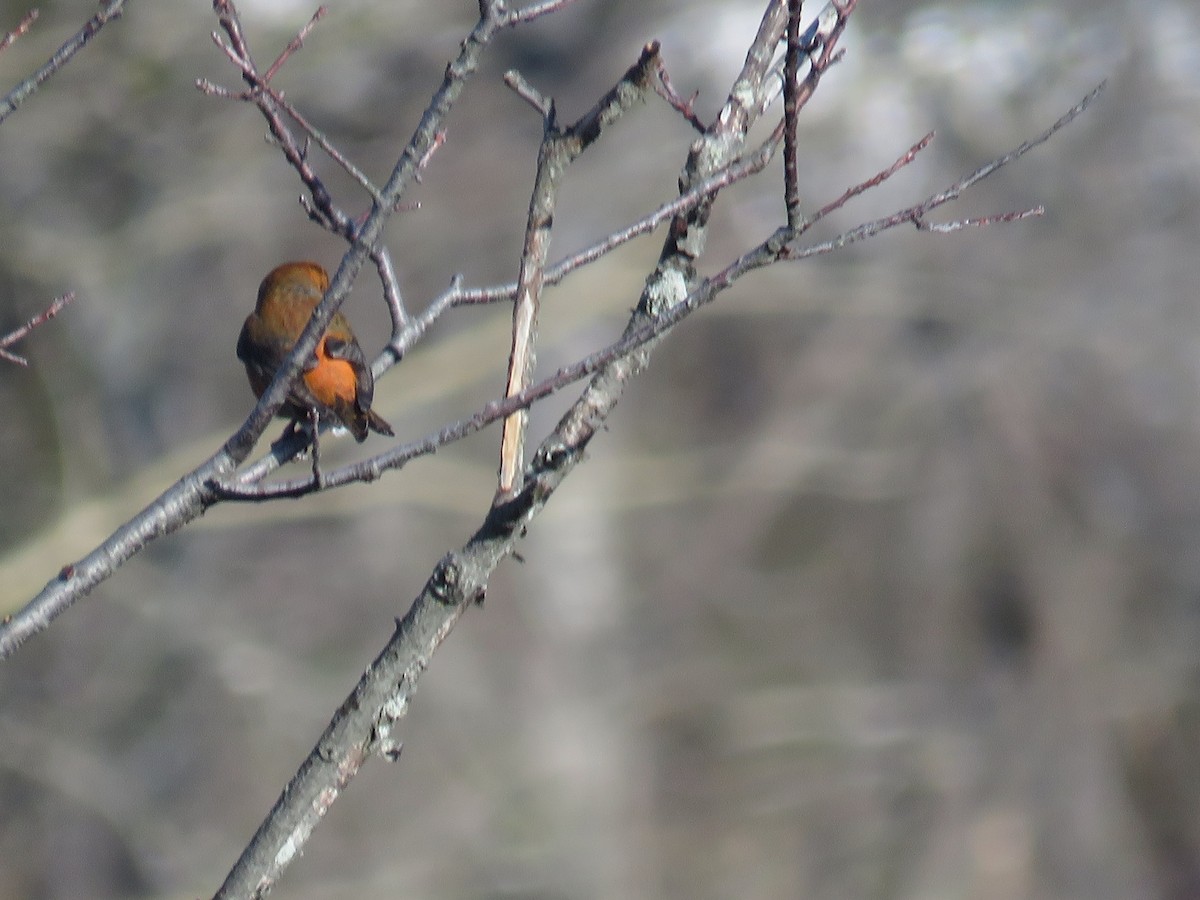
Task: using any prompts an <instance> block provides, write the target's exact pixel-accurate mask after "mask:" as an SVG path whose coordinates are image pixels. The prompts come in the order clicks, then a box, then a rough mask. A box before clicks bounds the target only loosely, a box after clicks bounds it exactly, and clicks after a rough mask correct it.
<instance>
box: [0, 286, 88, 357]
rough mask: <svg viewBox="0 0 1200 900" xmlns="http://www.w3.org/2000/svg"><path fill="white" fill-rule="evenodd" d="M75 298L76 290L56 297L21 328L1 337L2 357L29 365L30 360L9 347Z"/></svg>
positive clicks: (51, 317)
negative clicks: (13, 351)
mask: <svg viewBox="0 0 1200 900" xmlns="http://www.w3.org/2000/svg"><path fill="white" fill-rule="evenodd" d="M74 299H75V292H74V291H68V292H67V293H65V294H63V295H62V296H61V297H55V298H54V301H53V302H52V303H51V304H50V305H49V306H47V307H46V308H45V309H44V310H42V311H41V312H40V313H38V314H37V315H36V316H34V317H33V318H32V319H30V320H29V321H28V322H26V323H25V324H24V325H22V326H21V327H20V328H17V329H16V330H15V331H10V332H9V333H8V334H6V335H3V336H2V337H0V359H6V360H8V361H9V362H11V363H16V364H17V365H18V366H27V365H29V360H27V359H26V358H25V357H23V356H19V355H17V354H16V353H12V352H11V351H9V349H8V348H9V347H11V346H12V345H13V344H15V343H16V342H17V341H19V340H21V338H23V337H25V335H27V334H29V332H31V331H33V329H35V328H37V327H38V326H39V325H41V324H42V323H43V322H48V321H49V320H50V319H53V318H54V317H55V316H57V315H58V314H59V313H60V312H62V311H63V310H64V309H65V308H66V307H67V304H69V303H70V302H71V301H72V300H74Z"/></svg>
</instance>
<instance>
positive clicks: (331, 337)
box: [237, 262, 393, 443]
mask: <svg viewBox="0 0 1200 900" xmlns="http://www.w3.org/2000/svg"><path fill="white" fill-rule="evenodd" d="M328 289H329V275H328V273H326V271H325V270H324V269H323V268H321V267H320V266H319V265H317V264H316V263H314V262H289V263H284V264H283V265H281V266H277V267H276V268H274V269H272V270H271V271H270V272H269V273H268V274H267V277H266V278H264V279H263V281H262V284H260V285H259V287H258V300H257V301H256V302H255V304H254V312H252V313H250V315H249V316H247V317H246V324H245V325H243V326H242V333H241V334H240V335H239V336H238V343H237V355H238V359H240V360H241V361H242V362H243V363H245V365H246V375H247V376H248V377H249V379H250V387H251V388H252V389H253V390H254V393H255V395H256V396H258V397H261V396H262V395H263V392H264V391H266V389H267V387H268V386H269V385H270V384H271V379H272V378H274V377H275V372H276V370H278V368H279V366H280V365H281V364H282V363H283V361H284V359H285V358H286V357H287V355H288V353H289V352H290V351H291V349H292V347H293V346H295V343H296V340H297V339H298V338H299V337H300V333H301V332H302V331H303V330H304V326H305V325H307V324H308V320H309V319H310V318H312V313H313V310H314V309H316V307H317V304H318V303H320V302H321V298H322V297H323V296H325V291H326V290H328ZM374 393H375V379H374V378H373V377H372V375H371V367H370V366H368V365H367V362H366V360H365V359H364V357H363V352H362V347H360V346H359V344H358V340H357V338H355V337H354V332H353V331H352V330H351V328H350V323H349V322H348V321H347V320H346V317H345V316H344V315H342V314H341V313H340V312H337V313H334V315H333V319H332V320H330V322H329V327H328V328H326V329H325V333H324V334H323V335H321V340H320V341H318V342H317V349H316V352H315V353H314V354H313V357H312V358H311V359H309V360H306V361H305V363H304V366H303V368H301V370H300V376H299V377H298V378H297V379H296V380H295V381H294V382H292V385H291V387H290V388H289V389H288V395H287V399H286V400H285V401H284V403H283V406H281V407H280V408H279V415H281V416H285V417H288V418H291V419H292V420H294V421H299V420H302V419H308V418H310V417H312V416H314V415H315V416H317V417H319V418H322V419H330V418H332V419H333V420H334V421H335V422H337V423H338V424H340V425H344V426H345V427H346V428H348V429H349V430H350V433H351V434H352V435H354V439H355V440H356V441H358V442H359V443H362V442H363V441H365V440H366V439H367V431H368V429H369V430H371V431H374V432H377V433H379V434H385V435H389V436H390V435H392V434H393V432H392V427H391V426H390V425H388V423H387V422H385V421H384V420H383V419H382V418H380V416H379V414H378V413H376V412H375V411H374V410H372V409H371V398H372V397H373V396H374Z"/></svg>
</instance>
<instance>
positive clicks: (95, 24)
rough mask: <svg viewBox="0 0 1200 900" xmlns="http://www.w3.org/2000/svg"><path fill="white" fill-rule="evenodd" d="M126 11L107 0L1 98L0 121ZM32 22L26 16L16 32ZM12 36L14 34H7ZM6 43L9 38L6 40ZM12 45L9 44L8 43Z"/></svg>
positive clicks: (120, 0)
mask: <svg viewBox="0 0 1200 900" xmlns="http://www.w3.org/2000/svg"><path fill="white" fill-rule="evenodd" d="M124 9H125V0H108V2H106V3H105V4H104V5H103V6H102V7H101V8H100V11H99V12H98V13H96V14H95V15H94V16H92V17H91V18H90V19H88V20H87V22H85V23H84V26H83V27H82V28H80V29H79V30H78V31H77V32H75V34H73V35H72V36H71V37H70V38H69V39H68V40H67V41H66V43H64V44H63V45H62V46H61V47H59V48H58V49H57V50H55V51H54V55H53V56H51V57H50V58H49V59H48V60H46V62H45V63H44V64H43V65H42V66H41V67H40V68H38V70H37V71H36V72H34V73H33V74H32V75H30V76H29V77H28V78H26V79H25V80H24V81H22V82H21V83H20V84H18V85H17V86H16V87H15V88H13V89H12V90H11V91H9V92H8V94H7V95H5V96H4V97H3V98H0V122H3V121H4V120H5V119H7V118H8V117H9V116H10V115H12V114H13V113H14V112H15V111H16V109H17V107H18V106H20V105H21V104H22V103H24V102H25V101H26V100H28V99H29V98H30V97H31V96H32V95H33V94H34V92H36V91H37V89H38V88H40V87H41V86H42V85H43V84H44V83H45V82H46V80H47V79H49V78H50V76H51V75H53V74H54V73H55V72H57V71H58V70H59V69H61V68H62V67H63V66H65V65H66V64H67V62H68V61H69V60H70V59H71V57H72V56H74V55H75V54H76V53H78V52H79V51H80V50H82V49H83V48H84V46H85V45H86V44H87V43H88V42H89V41H90V40H91V39H92V38H94V37H95V36H96V35H97V34H98V33H99V32H100V29H101V28H103V27H104V26H105V25H107V24H108V23H109V22H111V21H112V20H113V19H116V18H118V17H119V16H120V15H121V13H122V12H123V11H124ZM32 23H33V20H32V19H31V18H30V17H29V16H26V17H25V18H24V19H22V20H21V23H20V25H18V26H17V31H18V32H22V31H24V30H25V29H27V28H28V27H29V25H31V24H32ZM9 37H10V38H11V37H13V35H11V34H10V35H9ZM6 41H8V38H6ZM8 43H11V41H8Z"/></svg>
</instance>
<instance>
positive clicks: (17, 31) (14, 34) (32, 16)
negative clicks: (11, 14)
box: [0, 9, 38, 50]
mask: <svg viewBox="0 0 1200 900" xmlns="http://www.w3.org/2000/svg"><path fill="white" fill-rule="evenodd" d="M37 17H38V11H37V10H36V9H31V10H30V11H29V12H27V13H25V15H24V16H22V17H21V21H20V22H18V23H17V27H16V28H14V29H13V30H12V31H10V32H9V33H8V34H6V35H5V36H4V37H3V38H0V50H7V49H8V48H9V47H11V46H12V45H13V43H15V42H16V40H17V38H19V37H21V36H22V35H24V34H25V33H26V32H27V31H29V29H30V27H31V26H32V25H33V23H34V22H36V21H37Z"/></svg>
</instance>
